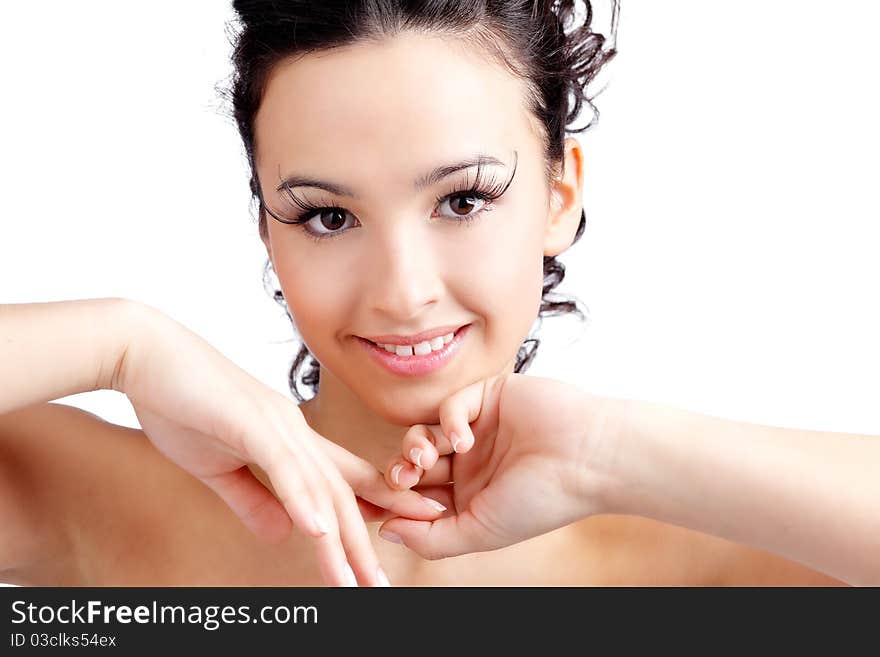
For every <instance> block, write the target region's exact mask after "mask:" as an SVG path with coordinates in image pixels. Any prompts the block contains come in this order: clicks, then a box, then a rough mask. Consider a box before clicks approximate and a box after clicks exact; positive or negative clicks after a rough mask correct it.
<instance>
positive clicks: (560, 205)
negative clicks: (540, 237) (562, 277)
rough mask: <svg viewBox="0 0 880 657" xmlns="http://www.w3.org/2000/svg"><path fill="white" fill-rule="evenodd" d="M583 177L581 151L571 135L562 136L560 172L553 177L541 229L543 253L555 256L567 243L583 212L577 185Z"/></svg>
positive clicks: (570, 241) (580, 183) (575, 229)
mask: <svg viewBox="0 0 880 657" xmlns="http://www.w3.org/2000/svg"><path fill="white" fill-rule="evenodd" d="M583 180H584V154H583V151H582V150H581V145H580V143H579V142H578V140H577V139H575V138H574V137H568V138H567V139H566V140H565V159H564V164H563V170H562V174H561V175H560V176H559V177H557V178H555V179H554V180H553V186H552V188H551V189H550V209H549V212H548V214H547V226H546V231H545V233H544V255H545V256H556V255H559V254H560V253H562V252H563V251H565V250H566V249H567V248H568V247H570V246H571V244H572V242H573V241H574V235H575V233H577V228H578V225H579V224H580V221H581V213H582V212H583V208H584V205H583V201H582V199H581V189H582V184H583Z"/></svg>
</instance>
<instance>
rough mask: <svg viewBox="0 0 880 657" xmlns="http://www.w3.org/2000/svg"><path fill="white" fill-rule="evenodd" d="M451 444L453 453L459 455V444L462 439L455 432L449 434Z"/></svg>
mask: <svg viewBox="0 0 880 657" xmlns="http://www.w3.org/2000/svg"><path fill="white" fill-rule="evenodd" d="M449 442H451V443H452V451H453V452H455V453H456V454H457V453H458V443H460V442H461V438H459V437H458V434H457V433H455V432H454V431H453V432H451V433H450V434H449Z"/></svg>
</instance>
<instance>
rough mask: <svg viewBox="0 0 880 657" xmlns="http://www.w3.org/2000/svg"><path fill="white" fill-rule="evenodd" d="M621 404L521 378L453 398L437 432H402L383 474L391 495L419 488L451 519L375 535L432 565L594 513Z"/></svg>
mask: <svg viewBox="0 0 880 657" xmlns="http://www.w3.org/2000/svg"><path fill="white" fill-rule="evenodd" d="M623 401H624V400H616V399H607V398H601V397H596V396H594V395H590V394H588V393H586V392H584V391H582V390H580V389H579V388H577V387H576V386H573V385H569V384H566V383H562V382H559V381H555V380H553V379H547V378H540V377H533V376H525V375H521V374H510V375H508V376H506V377H505V376H502V375H499V376H495V377H491V378H489V379H486V380H483V381H478V382H476V383H474V384H472V385H470V386H468V387H466V388H464V389H462V390H460V391H458V392H457V393H455V394H454V395H452V396H450V397H449V398H448V399H446V400H444V401H443V403H442V404H441V405H440V424H439V425H423V424H420V425H415V426H413V427H411V428H410V430H409V431H408V432H407V434H406V436H405V437H404V439H403V449H402V456H400V457H397V458H395V459H393V460H392V461H391V463H389V465H388V467H387V469H386V475H385V476H386V480H387V481H388V483H389V485H391V486H394V487H396V488H404V489H405V488H410V487H412V486H414V485H416V484H418V486H419V488H418V490H420V492H423V493H425V494H426V495H427V496H429V497H432V498H434V499H436V500H438V501H440V502H441V503H442V504H444V505H446V506H447V507H448V508H449V511H448V512H447V513H446V514H444V517H443V518H441V519H439V520H435V521H433V522H432V521H430V520H426V521H418V520H411V519H405V518H394V519H392V520H389V521H387V522H386V523H384V524H383V525H382V527H381V528H380V535H382V536H383V538H388V539H389V540H392V541H395V540H396V539H401V540H402V542H403V543H404V544H406V545H407V547H409V548H411V549H413V550H415V551H416V552H418V553H419V554H420V555H422V556H423V557H425V558H428V559H439V558H443V557H449V556H455V555H458V554H464V553H466V552H476V551H482V550H494V549H497V548H501V547H505V546H507V545H510V544H512V543H516V542H519V541H522V540H525V539H528V538H531V537H533V536H537V535H539V534H543V533H546V532H548V531H551V530H553V529H557V528H559V527H562V526H564V525H567V524H569V523H571V522H574V521H575V520H579V519H581V518H585V517H587V516H589V515H592V514H595V513H602V512H603V509H604V500H603V498H602V492H603V490H604V483H605V479H606V476H605V475H604V474H602V473H603V472H605V471H606V468H605V463H607V462H608V460H609V459H610V458H612V457H613V450H614V441H613V440H612V432H613V421H614V420H616V418H617V415H618V414H619V413H620V412H621V409H622V408H623V406H622V402H623ZM450 482H451V483H450Z"/></svg>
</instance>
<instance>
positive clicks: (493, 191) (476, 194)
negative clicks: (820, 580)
mask: <svg viewBox="0 0 880 657" xmlns="http://www.w3.org/2000/svg"><path fill="white" fill-rule="evenodd" d="M517 159H518V157H517V154H516V152H514V159H513V171H512V172H511V174H510V178H508V179H507V181H506V182H505V181H499V180H498V179H497V178H495V177H494V176H490V177H489V178H488V179H486V180H483V173H484V171H483V166H482V164H479V165H477V173H476V175H475V176H474V182H473V184H469V183H467V182H465V184H464V185H463V186H461V187H459V188H457V189H454V190H452V191H451V192H449V193H447V194H443V195H441V196H438V197H437V198H436V199H435V203H437V204H440V203H442V202H443V201H445V200H447V199H450V198H455V197H458V196H463V197H466V198H478V199H480V200H482V201H486V202H487V203H486V205H485V206H483V207H482V208H480V209H479V210H477V211H476V212H475V213H473V214H471V215H468V216H465V217H459V218H456V219H453V221H456V222H458V223H462V224H465V225H468V224H471V223H472V222H473V221H474V220H475V219H476V218H477V216H479V215H481V214H483V212H486V211H488V210H490V209H491V206H492V201H495V200H497V199H499V198H501V196H502V195H503V194H504V193H505V192H506V191H507V188H508V187H510V185H511V183H512V182H513V179H514V177H515V176H516V165H517ZM282 189H283V190H284V191H285V192H286V193H287V196H288V197H289V198H290V200H291V201H292V202H293V203H294V204H295V205H296V206H297V207H299V208H300V209H301V210H302V212H300V213H299V214H298V215H297V217H296V218H295V219H281V218H280V217H278V216H277V215H276V214H275V213H274V212H272V211H270V210H269V209H268V208H266V209H267V211H268V212H269V214H270V215H272V218H273V219H276V220H278V221H280V222H281V223H283V224H292V225H296V226H300V227H301V229H302V232H303V233H304V234H305V235H306V237H308V238H309V239H311V240H314V241H315V242H320V241H322V240H326V239H335V238H336V237H339V236H340V235H342V233H344V232H345V231H336V232H333V233H328V234H326V235H318V234H315V233H312V232H311V231H309V230H308V228H306V227H305V226H304V225H303V224H306V223H308V222H309V221H311V220H312V219H313V218H314V217H315V215H317V214H318V213H319V212H325V211H328V210H340V211H341V212H348V211H347V210H346V209H345V208H342V207H340V206H338V205H333V203H332V202H329V201H328V202H323V201H320V200H319V201H317V202H311V201H308V200H302V199H300V198H298V197H297V196H296V194H294V193H293V190H291V189H290V187H288V186H286V185H285V186H284V187H283V188H282Z"/></svg>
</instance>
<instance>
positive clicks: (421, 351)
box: [379, 331, 455, 358]
mask: <svg viewBox="0 0 880 657" xmlns="http://www.w3.org/2000/svg"><path fill="white" fill-rule="evenodd" d="M454 337H455V332H454V331H453V332H452V333H447V334H446V335H439V336H437V337H436V338H432V339H431V340H426V341H424V342H419V343H418V344H415V345H411V344H406V345H404V344H380V345H379V346H380V347H382V348H383V349H385V351H388V352H391V353H392V354H397V355H398V356H403V357H404V358H405V357H407V356H412V355H413V354H415V355H416V356H427V355H428V354H430V353H431V352H432V351H439V350H440V349H442V348H443V347H444V346H446V345H448V344H449V343H450V342H452V338H454Z"/></svg>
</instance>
